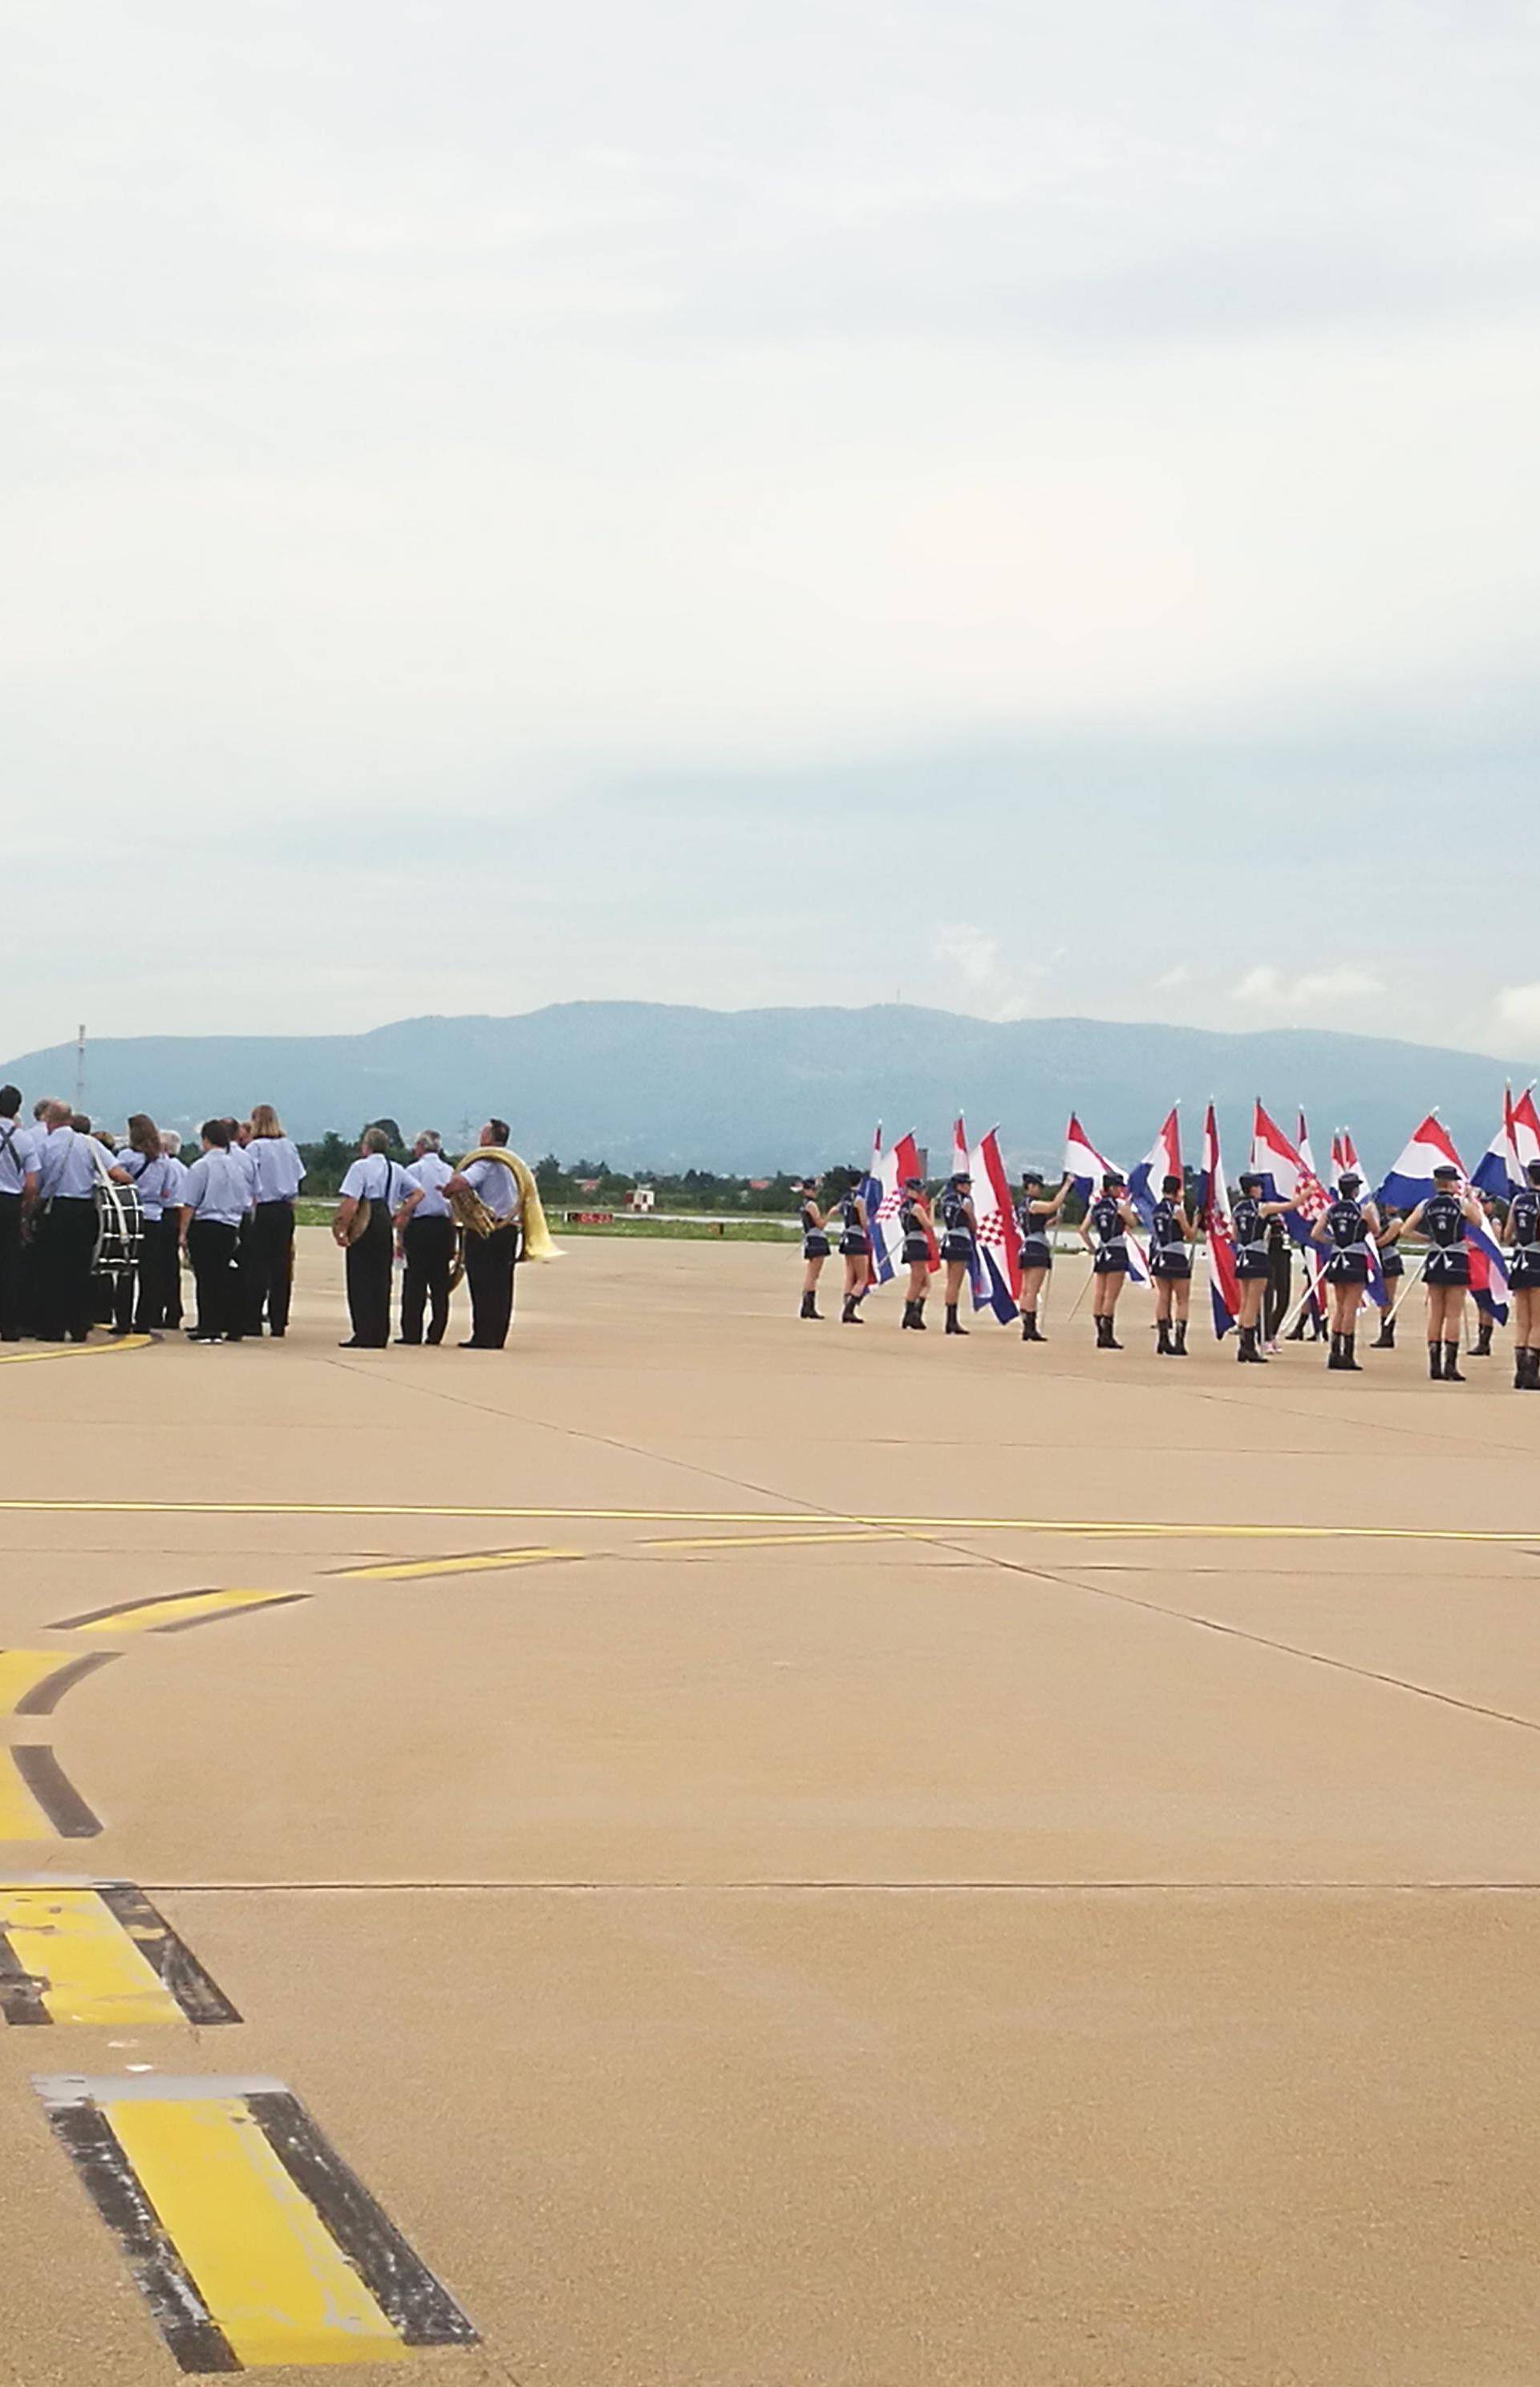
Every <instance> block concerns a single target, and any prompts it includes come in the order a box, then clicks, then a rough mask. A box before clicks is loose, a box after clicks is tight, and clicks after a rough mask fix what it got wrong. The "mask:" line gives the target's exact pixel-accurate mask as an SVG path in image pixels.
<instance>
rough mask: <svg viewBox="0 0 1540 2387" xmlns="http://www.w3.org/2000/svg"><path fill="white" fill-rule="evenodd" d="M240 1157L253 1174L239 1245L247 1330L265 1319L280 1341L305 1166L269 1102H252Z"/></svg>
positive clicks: (285, 1322)
mask: <svg viewBox="0 0 1540 2387" xmlns="http://www.w3.org/2000/svg"><path fill="white" fill-rule="evenodd" d="M240 1158H241V1159H242V1160H243V1161H244V1162H245V1164H246V1168H247V1170H248V1171H249V1173H250V1177H251V1219H250V1224H249V1225H248V1227H247V1228H246V1235H245V1238H244V1240H243V1242H242V1244H241V1279H242V1286H243V1293H244V1297H245V1301H246V1332H247V1333H248V1334H260V1333H261V1331H262V1322H263V1320H264V1319H265V1320H266V1321H267V1328H268V1332H269V1333H270V1334H271V1336H272V1337H273V1340H274V1341H275V1342H277V1341H280V1340H281V1339H282V1337H283V1336H284V1334H286V1333H287V1332H288V1325H289V1295H290V1291H291V1289H292V1286H293V1283H294V1206H295V1199H296V1197H297V1194H298V1192H299V1189H300V1187H301V1186H302V1185H303V1184H304V1182H305V1164H304V1162H303V1161H302V1160H301V1159H300V1157H299V1152H298V1148H297V1145H296V1144H294V1143H292V1142H291V1141H290V1139H289V1138H288V1137H287V1136H286V1135H285V1134H284V1123H283V1121H282V1120H281V1119H280V1118H279V1116H278V1114H277V1112H276V1111H275V1110H274V1109H273V1107H272V1105H271V1103H257V1104H255V1105H253V1107H252V1113H251V1133H250V1135H249V1137H248V1138H247V1141H246V1144H245V1146H244V1147H243V1148H242V1150H241V1153H240Z"/></svg>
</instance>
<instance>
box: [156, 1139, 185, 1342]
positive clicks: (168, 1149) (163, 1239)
mask: <svg viewBox="0 0 1540 2387" xmlns="http://www.w3.org/2000/svg"><path fill="white" fill-rule="evenodd" d="M160 1149H161V1152H162V1154H163V1155H164V1156H165V1160H166V1190H165V1193H163V1194H162V1196H161V1217H160V1271H161V1273H160V1289H161V1292H162V1293H163V1295H165V1301H166V1311H165V1323H166V1325H167V1326H168V1327H171V1328H175V1327H179V1326H180V1325H181V1323H182V1189H183V1186H184V1185H185V1184H186V1182H187V1164H186V1162H185V1161H184V1160H183V1157H182V1138H181V1137H180V1136H179V1135H178V1134H177V1132H176V1130H175V1129H174V1128H169V1127H163V1128H162V1129H161V1130H160Z"/></svg>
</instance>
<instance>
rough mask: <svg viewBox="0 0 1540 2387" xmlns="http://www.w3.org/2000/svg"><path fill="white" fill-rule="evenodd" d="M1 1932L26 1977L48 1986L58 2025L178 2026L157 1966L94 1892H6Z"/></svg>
mask: <svg viewBox="0 0 1540 2387" xmlns="http://www.w3.org/2000/svg"><path fill="white" fill-rule="evenodd" d="M0 1932H4V1934H5V1936H6V1940H7V1941H8V1943H9V1946H10V1951H11V1954H12V1955H13V1956H14V1958H15V1959H16V1962H17V1964H19V1966H20V1968H21V1970H22V1971H23V1972H24V1973H29V1974H31V1975H32V1976H33V1977H34V1978H35V1979H36V1980H38V1981H39V1982H42V1983H45V1984H46V1986H45V1987H44V1989H42V1991H41V1995H42V2002H43V2004H44V2008H45V2009H46V2011H47V2014H48V2015H49V2018H50V2020H51V2021H53V2022H74V2023H101V2024H107V2023H178V2022H180V2021H181V2020H182V2011H181V2008H180V2007H179V2006H178V2004H177V2002H176V2000H175V1999H174V1998H173V1997H172V1996H171V1994H170V1990H169V1989H167V1988H166V1987H165V1985H164V1983H163V1982H162V1981H161V1979H160V1977H159V1975H158V1973H157V1972H156V1970H155V1967H154V1965H153V1964H148V1963H146V1961H145V1957H144V1956H143V1955H142V1954H141V1953H140V1951H139V1950H138V1948H137V1947H136V1946H135V1945H134V1943H133V1939H132V1938H131V1937H130V1935H129V1933H128V1932H127V1931H125V1930H124V1928H123V1926H122V1925H121V1924H120V1922H119V1920H118V1918H117V1916H116V1915H115V1914H114V1913H112V1912H111V1911H110V1909H109V1908H108V1907H107V1905H105V1904H104V1902H103V1901H102V1900H101V1899H100V1898H99V1897H98V1896H97V1894H96V1892H95V1890H94V1889H45V1888H14V1889H5V1888H0Z"/></svg>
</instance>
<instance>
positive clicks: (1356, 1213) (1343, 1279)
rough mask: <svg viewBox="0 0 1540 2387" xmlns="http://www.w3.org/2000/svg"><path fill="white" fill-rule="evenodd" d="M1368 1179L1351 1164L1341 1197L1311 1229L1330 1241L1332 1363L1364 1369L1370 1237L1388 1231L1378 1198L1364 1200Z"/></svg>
mask: <svg viewBox="0 0 1540 2387" xmlns="http://www.w3.org/2000/svg"><path fill="white" fill-rule="evenodd" d="M1362 1183H1363V1180H1362V1178H1361V1177H1359V1176H1358V1175H1357V1171H1356V1170H1354V1169H1351V1168H1349V1169H1345V1170H1344V1173H1343V1175H1342V1176H1341V1177H1339V1178H1338V1180H1337V1192H1336V1198H1335V1199H1334V1200H1333V1201H1332V1202H1330V1203H1328V1205H1327V1206H1326V1208H1325V1209H1324V1210H1323V1211H1322V1212H1321V1214H1320V1217H1319V1219H1317V1220H1316V1222H1315V1225H1314V1226H1313V1227H1312V1228H1311V1230H1310V1240H1311V1242H1312V1243H1317V1244H1324V1245H1325V1247H1326V1249H1327V1250H1328V1252H1329V1253H1330V1255H1331V1257H1329V1259H1328V1260H1327V1263H1326V1283H1327V1292H1328V1298H1329V1300H1330V1302H1331V1305H1332V1349H1331V1354H1330V1356H1329V1358H1328V1359H1327V1362H1326V1364H1327V1366H1328V1368H1332V1369H1339V1370H1340V1369H1344V1368H1345V1369H1346V1370H1348V1371H1349V1373H1350V1374H1355V1375H1356V1374H1358V1373H1360V1372H1361V1370H1359V1368H1358V1357H1357V1324H1358V1310H1359V1307H1360V1305H1361V1304H1362V1301H1363V1297H1364V1287H1365V1285H1366V1284H1367V1283H1368V1282H1369V1238H1370V1235H1373V1236H1375V1237H1376V1238H1378V1236H1379V1235H1380V1233H1381V1232H1382V1228H1381V1223H1380V1213H1379V1211H1378V1210H1377V1209H1376V1208H1375V1206H1374V1205H1373V1203H1372V1202H1360V1201H1359V1199H1358V1189H1359V1187H1360V1186H1361V1185H1362Z"/></svg>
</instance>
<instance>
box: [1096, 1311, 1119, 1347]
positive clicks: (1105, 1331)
mask: <svg viewBox="0 0 1540 2387" xmlns="http://www.w3.org/2000/svg"><path fill="white" fill-rule="evenodd" d="M1096 1348H1097V1349H1098V1351H1121V1349H1122V1348H1123V1345H1121V1343H1119V1341H1118V1340H1117V1335H1116V1334H1115V1333H1114V1332H1113V1331H1112V1319H1111V1317H1110V1315H1108V1316H1107V1317H1105V1318H1098V1320H1096Z"/></svg>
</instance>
